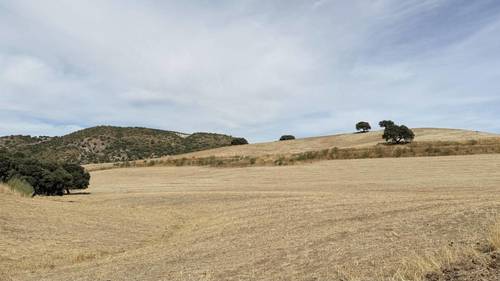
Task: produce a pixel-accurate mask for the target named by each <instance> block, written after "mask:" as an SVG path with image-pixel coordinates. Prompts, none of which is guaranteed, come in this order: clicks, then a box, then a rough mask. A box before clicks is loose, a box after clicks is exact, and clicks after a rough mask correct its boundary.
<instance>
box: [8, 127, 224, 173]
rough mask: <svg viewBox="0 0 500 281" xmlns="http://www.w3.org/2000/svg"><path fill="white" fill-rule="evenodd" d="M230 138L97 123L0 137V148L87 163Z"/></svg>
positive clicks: (213, 144)
mask: <svg viewBox="0 0 500 281" xmlns="http://www.w3.org/2000/svg"><path fill="white" fill-rule="evenodd" d="M231 140H232V137H231V136H227V135H221V134H211V133H194V134H191V135H186V134H181V133H177V132H171V131H163V130H155V129H148V128H138V127H124V128H122V127H112V126H98V127H93V128H88V129H84V130H81V131H77V132H74V133H71V134H68V135H65V136H62V137H31V136H7V137H0V148H1V147H5V148H8V149H9V151H11V152H15V151H19V152H22V153H23V154H25V155H28V156H31V157H33V158H37V159H45V160H49V161H63V162H69V163H78V164H88V163H103V162H118V161H132V160H140V159H146V158H154V157H161V156H165V155H175V154H182V153H187V152H193V151H199V150H203V149H210V148H217V147H221V146H228V145H230V144H231Z"/></svg>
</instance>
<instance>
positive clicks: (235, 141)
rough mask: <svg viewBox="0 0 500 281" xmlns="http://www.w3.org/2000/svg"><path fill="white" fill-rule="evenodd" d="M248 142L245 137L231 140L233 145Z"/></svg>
mask: <svg viewBox="0 0 500 281" xmlns="http://www.w3.org/2000/svg"><path fill="white" fill-rule="evenodd" d="M242 144H248V141H247V140H246V139H245V138H233V139H232V140H231V145H242Z"/></svg>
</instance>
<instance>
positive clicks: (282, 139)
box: [280, 135, 295, 141]
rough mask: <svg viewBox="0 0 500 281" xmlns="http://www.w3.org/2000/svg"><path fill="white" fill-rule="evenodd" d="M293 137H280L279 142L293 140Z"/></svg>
mask: <svg viewBox="0 0 500 281" xmlns="http://www.w3.org/2000/svg"><path fill="white" fill-rule="evenodd" d="M294 139H295V136H292V135H283V136H281V137H280V141H287V140H294Z"/></svg>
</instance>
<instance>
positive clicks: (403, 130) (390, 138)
mask: <svg viewBox="0 0 500 281" xmlns="http://www.w3.org/2000/svg"><path fill="white" fill-rule="evenodd" d="M382 138H384V139H385V141H386V142H388V143H393V144H401V143H409V142H412V141H413V139H414V138H415V134H414V133H413V131H412V130H411V129H410V128H408V127H406V126H405V125H401V126H398V125H388V126H387V127H385V130H384V134H383V135H382Z"/></svg>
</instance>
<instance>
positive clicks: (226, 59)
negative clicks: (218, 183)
mask: <svg viewBox="0 0 500 281" xmlns="http://www.w3.org/2000/svg"><path fill="white" fill-rule="evenodd" d="M499 50H500V1H498V0H475V1H469V0H408V1H403V0H371V1H369V0H350V1H344V0H317V1H311V0H309V1H294V0H286V1H285V0H283V1H272V0H266V1H254V0H240V1H234V0H233V1H217V0H204V1H201V0H200V1H194V0H193V1H160V0H157V1H129V0H119V1H118V0H116V1H112V0H71V1H70V0H67V1H63V0H60V1H55V0H45V1H33V0H32V1H24V0H12V1H11V0H0V135H10V134H30V135H63V134H66V133H69V132H72V131H75V130H79V129H82V128H86V127H91V126H96V125H117V126H141V127H152V128H159V129H165V130H173V131H180V132H187V133H192V132H199V131H201V132H218V133H225V134H230V135H233V136H243V137H246V138H247V139H248V140H250V141H252V142H260V141H268V140H275V139H277V138H279V136H281V135H283V134H293V135H295V136H297V137H307V136H317V135H327V134H335V133H341V132H351V131H353V130H354V125H355V123H356V122H358V121H362V120H363V121H368V122H370V123H371V124H372V127H377V126H376V124H377V123H378V121H380V120H383V119H392V120H394V121H396V123H401V124H405V125H407V126H409V127H447V128H463V129H472V130H480V131H487V132H496V133H500V122H498V121H500V51H499Z"/></svg>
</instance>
